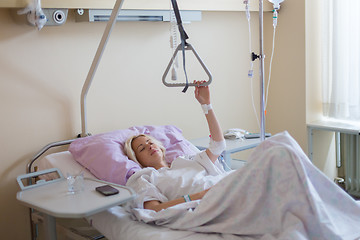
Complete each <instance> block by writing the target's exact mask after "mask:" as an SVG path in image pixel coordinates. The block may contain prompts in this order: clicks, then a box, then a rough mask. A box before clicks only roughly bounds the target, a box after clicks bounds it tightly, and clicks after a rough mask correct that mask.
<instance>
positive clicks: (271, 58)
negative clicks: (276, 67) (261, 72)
mask: <svg viewBox="0 0 360 240" xmlns="http://www.w3.org/2000/svg"><path fill="white" fill-rule="evenodd" d="M275 34H276V27H274V32H273V42H272V51H271V57H270V65H269V79H268V82H267V87H266V100H265V110H266V107H267V103H268V97H269V87H270V81H271V69H272V62H273V58H274V51H275Z"/></svg>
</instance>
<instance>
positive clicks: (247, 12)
mask: <svg viewBox="0 0 360 240" xmlns="http://www.w3.org/2000/svg"><path fill="white" fill-rule="evenodd" d="M244 4H245V10H246V19H247V20H248V29H249V53H250V56H251V55H252V43H251V41H252V38H251V23H250V10H249V3H248V1H246V0H245V1H244ZM253 69H254V63H253V61H251V60H250V70H249V72H248V77H249V78H250V84H251V103H252V107H253V110H254V113H255V117H256V121H257V124H258V127H259V128H260V121H259V117H258V114H257V111H256V107H255V100H254V90H253V89H254V88H253V76H254V70H253Z"/></svg>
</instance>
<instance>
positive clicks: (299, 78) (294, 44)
mask: <svg viewBox="0 0 360 240" xmlns="http://www.w3.org/2000/svg"><path fill="white" fill-rule="evenodd" d="M271 17H272V16H271V15H268V16H267V18H266V20H265V21H266V27H265V30H264V31H265V34H266V35H265V36H266V39H267V41H266V66H267V67H268V66H269V62H270V56H271V51H270V50H271V47H272V36H273V28H272V19H271ZM268 72H269V71H268V70H267V73H268ZM266 76H268V74H266ZM305 89H306V84H305V1H304V0H301V1H298V0H296V1H295V0H287V1H284V2H283V3H282V4H281V8H280V10H279V17H278V26H277V30H276V44H275V54H274V60H273V69H272V76H271V85H270V89H269V99H268V107H267V128H268V129H270V130H271V131H272V132H273V133H274V132H275V133H276V132H281V131H284V130H287V131H288V132H289V133H290V134H291V135H292V136H294V137H295V138H296V139H297V141H298V142H299V144H300V145H301V146H302V147H303V148H304V149H307V147H306V144H307V143H306V142H307V135H306V92H305Z"/></svg>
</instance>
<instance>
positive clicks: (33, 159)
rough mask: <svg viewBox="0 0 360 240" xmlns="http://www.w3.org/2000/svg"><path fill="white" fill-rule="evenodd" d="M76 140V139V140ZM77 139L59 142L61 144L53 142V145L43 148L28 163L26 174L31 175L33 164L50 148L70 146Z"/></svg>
mask: <svg viewBox="0 0 360 240" xmlns="http://www.w3.org/2000/svg"><path fill="white" fill-rule="evenodd" d="M75 139H76V138H75ZM75 139H71V140H64V141H59V142H53V143H49V144H48V145H46V146H45V147H43V148H42V149H41V150H40V151H39V152H38V153H37V154H36V155H35V156H34V157H33V158H32V159H31V160H30V162H29V163H28V165H27V168H26V173H31V172H32V170H31V168H32V165H33V163H34V162H35V161H36V160H37V159H38V158H39V157H40V156H41V155H43V154H44V153H45V152H46V151H47V150H49V149H50V148H53V147H59V146H64V145H68V144H70V143H72V142H73V141H75Z"/></svg>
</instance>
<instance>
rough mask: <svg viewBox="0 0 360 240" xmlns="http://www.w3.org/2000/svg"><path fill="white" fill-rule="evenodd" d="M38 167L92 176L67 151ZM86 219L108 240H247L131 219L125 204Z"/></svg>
mask: <svg viewBox="0 0 360 240" xmlns="http://www.w3.org/2000/svg"><path fill="white" fill-rule="evenodd" d="M36 165H37V166H38V167H39V170H45V169H49V168H58V169H59V170H60V171H61V172H62V174H63V175H64V176H66V174H67V173H71V174H74V173H78V172H80V171H82V172H83V173H84V176H85V177H90V178H95V176H94V175H92V174H91V173H90V172H89V171H88V170H86V169H85V168H83V167H82V166H81V165H80V164H79V163H77V162H76V161H75V160H74V158H73V157H72V155H71V153H70V152H69V151H64V152H59V153H52V154H49V155H47V156H45V157H44V158H42V159H39V160H38V162H37V164H36ZM87 220H88V222H89V223H90V224H91V225H92V226H93V227H94V228H96V229H97V230H98V231H99V232H101V233H102V234H103V235H104V236H106V238H108V239H109V240H120V239H121V240H126V239H131V240H144V239H146V240H169V239H171V240H177V239H182V240H190V239H191V240H197V239H199V240H200V239H205V238H206V239H207V240H224V239H225V240H246V239H247V238H244V237H238V236H235V235H226V234H217V233H213V234H212V233H195V232H191V231H179V230H171V229H169V228H166V227H161V226H155V225H150V224H146V223H142V222H139V221H136V220H132V219H131V218H130V215H129V214H128V213H126V212H125V210H124V208H122V207H120V206H118V207H113V208H110V209H108V210H107V211H104V212H101V213H98V214H95V215H93V216H91V217H88V218H87Z"/></svg>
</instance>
